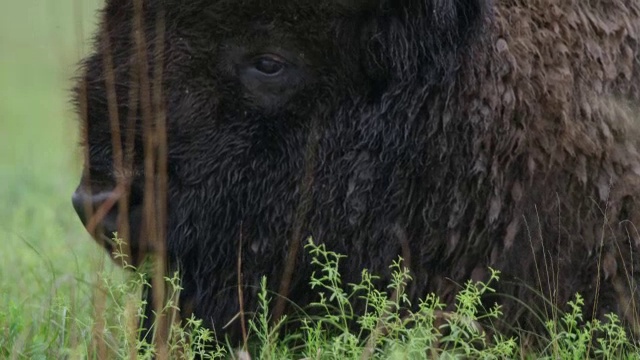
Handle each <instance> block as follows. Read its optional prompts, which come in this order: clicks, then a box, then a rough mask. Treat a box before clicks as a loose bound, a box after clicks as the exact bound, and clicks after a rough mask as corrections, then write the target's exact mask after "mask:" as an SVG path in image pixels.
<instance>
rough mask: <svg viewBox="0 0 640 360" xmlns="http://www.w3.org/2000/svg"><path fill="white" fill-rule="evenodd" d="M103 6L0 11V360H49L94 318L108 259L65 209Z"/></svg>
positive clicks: (83, 3) (52, 4)
mask: <svg viewBox="0 0 640 360" xmlns="http://www.w3.org/2000/svg"><path fill="white" fill-rule="evenodd" d="M100 3H101V1H97V0H3V1H2V5H1V6H0V204H1V206H0V243H1V245H0V246H1V250H0V358H5V357H19V358H23V357H26V358H50V357H51V355H52V354H54V353H52V352H51V349H53V348H64V347H68V346H69V344H68V342H69V341H73V339H72V338H70V337H69V336H68V334H60V332H63V333H64V332H65V331H69V329H73V327H69V326H67V325H66V324H64V323H65V321H67V320H68V319H82V318H83V317H85V318H87V319H88V316H89V315H90V312H91V291H92V287H91V281H92V279H93V275H94V274H95V271H96V270H97V269H99V268H100V266H102V263H103V262H104V261H105V256H104V254H103V251H101V250H100V249H99V248H98V246H97V245H96V244H95V243H94V242H93V241H91V239H90V238H89V236H88V235H87V234H86V233H85V231H84V229H83V228H82V226H81V224H80V222H79V220H78V219H77V217H76V215H75V214H74V211H73V209H72V207H71V203H70V196H71V194H72V192H73V190H74V188H75V186H76V185H77V182H78V180H79V174H80V168H81V156H80V150H79V147H78V137H77V133H78V131H77V124H78V121H77V119H76V116H75V115H74V112H73V106H72V104H71V101H70V97H71V96H70V95H71V88H72V86H73V82H72V78H73V77H74V76H76V75H77V74H78V73H77V69H78V65H77V64H78V61H79V59H80V58H81V56H82V55H83V54H86V52H87V51H88V50H89V47H90V44H91V41H90V39H91V36H92V29H93V28H94V26H95V24H96V22H97V20H98V14H97V12H96V9H97V8H98V7H99V6H100ZM92 269H96V270H92ZM76 337H77V338H79V339H80V338H82V337H83V336H82V334H76ZM60 342H67V343H66V344H63V343H60ZM78 346H80V345H78Z"/></svg>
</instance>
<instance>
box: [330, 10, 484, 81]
mask: <svg viewBox="0 0 640 360" xmlns="http://www.w3.org/2000/svg"><path fill="white" fill-rule="evenodd" d="M339 1H343V2H348V3H349V8H350V9H356V8H357V10H356V11H355V12H354V13H355V14H356V17H357V18H359V19H360V21H361V23H362V24H363V25H362V28H361V29H362V32H361V34H362V37H361V39H362V40H363V43H362V46H363V51H362V54H363V61H364V63H363V67H364V69H366V71H367V72H368V74H369V76H370V77H371V78H373V79H385V78H386V79H389V78H401V79H412V78H416V77H418V78H430V79H436V78H442V76H446V75H448V74H451V73H452V71H455V69H456V68H457V61H458V60H459V56H458V54H459V53H460V50H463V49H466V48H467V47H468V45H469V44H470V42H471V41H472V39H474V37H476V36H477V35H478V34H481V33H482V31H483V29H484V25H485V24H486V22H485V19H486V17H487V16H488V15H489V11H490V8H491V4H492V0H339ZM399 40H401V41H399ZM424 72H429V73H430V75H429V74H426V76H425V74H422V73H424ZM436 74H439V75H436ZM377 81H380V80H377ZM403 81H404V80H403Z"/></svg>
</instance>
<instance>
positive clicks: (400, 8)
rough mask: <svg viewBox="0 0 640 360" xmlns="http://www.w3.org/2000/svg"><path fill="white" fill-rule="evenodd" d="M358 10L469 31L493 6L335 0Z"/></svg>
mask: <svg viewBox="0 0 640 360" xmlns="http://www.w3.org/2000/svg"><path fill="white" fill-rule="evenodd" d="M336 1H337V2H338V3H340V4H341V5H343V6H345V7H347V8H349V9H352V10H357V11H365V12H373V13H377V14H378V15H391V16H393V15H396V16H399V17H405V18H406V19H408V18H409V17H416V16H418V17H423V18H426V19H428V20H431V21H433V24H434V25H436V26H439V27H443V28H447V30H449V31H450V30H453V28H455V29H456V30H457V31H458V32H465V31H468V30H471V29H472V28H473V27H474V26H475V25H476V24H477V23H478V22H479V21H480V20H481V19H482V18H483V17H484V16H486V15H487V14H488V13H489V11H490V8H491V6H492V2H493V1H492V0H336Z"/></svg>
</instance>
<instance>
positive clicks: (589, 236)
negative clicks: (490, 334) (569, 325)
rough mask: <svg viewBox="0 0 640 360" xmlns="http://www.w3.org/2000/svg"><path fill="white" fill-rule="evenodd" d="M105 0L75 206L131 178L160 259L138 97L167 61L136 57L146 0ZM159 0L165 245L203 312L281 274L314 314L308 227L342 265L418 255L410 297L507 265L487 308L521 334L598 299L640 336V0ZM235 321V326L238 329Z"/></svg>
mask: <svg viewBox="0 0 640 360" xmlns="http://www.w3.org/2000/svg"><path fill="white" fill-rule="evenodd" d="M107 3H108V5H107V8H106V10H105V20H104V23H103V25H102V29H103V31H104V34H106V35H108V36H105V38H104V39H100V40H99V41H98V44H97V51H96V52H95V53H94V54H93V55H92V56H91V57H89V58H88V59H87V61H86V63H85V68H84V69H85V76H84V81H85V82H83V83H81V84H86V87H83V86H82V85H81V86H80V87H79V89H81V90H82V89H86V96H87V98H86V99H87V102H86V105H87V110H88V111H87V118H86V119H85V120H86V123H85V124H83V125H84V126H85V130H86V134H87V137H86V143H87V153H88V163H87V164H86V166H87V171H86V174H90V175H91V179H88V178H85V179H84V180H83V183H82V184H81V186H80V188H79V189H78V192H77V194H76V200H78V201H76V208H77V209H78V211H79V212H81V215H83V214H82V210H81V209H82V206H80V205H82V204H86V203H87V202H90V203H92V204H93V205H95V206H98V205H100V204H101V203H103V202H104V196H102V197H95V196H93V197H91V196H87V193H89V192H93V193H96V192H100V193H102V194H104V193H105V192H107V193H109V192H113V188H114V187H115V184H116V183H118V182H119V179H122V178H125V180H126V181H125V182H126V183H127V184H128V185H130V191H129V193H130V197H129V198H130V199H131V201H130V204H129V207H128V208H127V209H126V210H127V213H128V214H129V215H127V216H128V218H129V220H130V221H131V228H132V231H131V233H132V236H131V239H129V240H130V242H131V247H132V251H133V254H134V255H135V256H134V258H135V259H137V254H139V253H144V252H146V251H150V249H149V248H148V246H147V244H148V243H149V242H148V241H146V240H148V239H145V232H144V231H141V230H140V228H141V223H143V221H142V220H143V219H142V217H143V216H142V214H146V216H147V217H153V214H152V213H150V212H149V211H148V210H149V207H148V206H147V207H145V208H144V209H143V206H142V204H143V203H144V202H145V199H146V203H147V204H149V203H150V201H149V200H148V198H147V197H146V195H144V194H142V192H143V191H142V190H141V189H142V188H144V186H143V184H144V180H145V179H150V178H153V176H156V173H155V172H153V171H154V168H153V166H151V167H149V166H147V167H146V168H145V166H144V155H145V154H147V152H146V151H143V150H142V145H141V144H145V143H148V141H147V140H148V139H149V138H150V137H149V136H148V134H144V131H141V129H144V128H148V126H146V125H144V119H145V117H147V118H148V115H149V114H147V115H145V107H144V106H142V107H141V106H139V102H138V97H141V98H142V100H140V101H141V102H142V101H143V100H145V99H148V97H149V96H150V95H149V93H145V91H144V90H145V86H148V84H149V79H146V76H141V75H146V74H147V73H152V71H155V70H157V69H156V68H155V65H156V63H155V62H154V60H156V61H157V60H158V59H159V58H160V57H154V56H150V55H149V56H147V57H146V58H149V59H150V60H149V61H148V63H147V61H146V60H144V59H145V56H143V55H144V54H143V53H144V51H143V50H144V49H146V48H147V46H146V45H145V46H140V43H141V41H140V40H139V39H138V46H137V50H138V52H136V51H134V49H136V43H135V42H134V41H133V40H132V39H131V33H132V30H135V29H136V27H135V25H132V23H135V22H134V21H133V19H134V18H135V17H134V16H133V15H134V11H133V10H132V6H131V4H130V3H129V2H126V1H122V0H111V1H108V2H107ZM145 4H146V7H145V16H144V19H143V20H144V24H145V25H144V27H141V28H142V29H145V31H144V32H145V33H146V35H147V38H148V41H147V44H151V45H149V46H148V47H149V48H154V49H156V50H157V49H158V47H157V46H155V45H153V44H155V43H154V40H156V39H157V36H158V34H157V30H156V28H155V26H154V25H155V24H154V22H155V21H156V20H155V19H157V14H158V9H160V8H162V9H163V11H164V12H163V14H166V16H165V17H164V18H166V28H165V29H164V31H165V32H164V33H163V36H164V38H165V39H166V40H165V41H164V42H163V43H164V52H163V54H164V57H163V58H162V62H161V63H162V64H163V66H162V69H161V70H163V71H155V72H153V73H156V74H157V73H162V76H163V81H162V84H163V89H162V91H163V93H162V95H163V97H162V98H164V99H166V101H165V103H166V112H160V113H161V114H166V119H167V134H168V143H167V150H168V152H167V154H166V155H167V156H166V159H167V169H168V183H167V186H168V188H167V191H166V194H167V219H168V220H167V236H166V239H165V237H164V236H160V238H159V239H156V240H160V241H162V242H163V243H165V240H166V248H167V255H168V264H169V266H170V268H171V269H178V270H180V271H181V276H182V280H183V286H184V291H183V293H182V295H181V301H182V303H183V304H188V306H186V307H188V308H189V309H191V310H193V312H194V313H195V314H196V315H197V316H198V317H201V318H203V319H205V321H206V325H207V326H210V327H212V328H215V329H217V330H218V331H219V332H220V333H222V332H223V331H222V327H223V325H225V324H227V323H228V322H229V321H230V320H232V319H237V318H238V317H237V316H236V314H237V313H238V311H239V309H240V304H239V301H238V296H239V295H238V294H240V297H242V299H241V300H242V301H241V303H242V304H243V305H244V309H245V310H247V311H253V310H255V309H256V306H257V297H256V291H255V289H256V288H257V287H258V285H259V282H260V278H261V277H262V276H267V277H268V282H269V284H270V286H271V290H274V291H277V290H278V289H280V290H282V291H283V292H285V294H283V295H287V296H288V297H289V298H290V299H291V300H292V301H293V302H295V303H297V304H299V305H301V306H304V305H306V304H309V303H310V302H311V301H314V300H317V299H316V296H317V295H315V294H314V292H313V291H310V289H309V287H308V279H309V276H310V274H311V271H312V268H311V266H310V265H309V259H308V254H304V251H296V250H295V249H296V248H298V247H299V244H300V242H301V241H303V240H304V239H306V238H307V236H312V237H313V239H314V240H315V241H317V242H323V243H325V244H326V245H327V247H328V248H329V249H330V250H332V251H337V252H340V253H343V254H346V255H347V256H348V261H346V262H344V263H343V264H342V269H341V270H342V273H343V274H344V279H345V281H357V280H358V278H359V276H360V273H361V270H362V269H363V268H368V269H369V270H370V271H371V272H373V273H377V274H381V275H382V278H383V282H384V281H388V280H389V276H390V274H389V270H388V266H389V265H390V264H391V262H392V261H393V260H394V259H396V258H397V257H398V256H399V255H404V257H405V258H408V257H410V258H411V259H410V261H408V262H407V264H408V266H409V267H410V270H411V272H412V275H413V277H414V281H413V282H412V283H411V284H409V286H408V287H407V289H406V291H407V293H408V295H409V297H410V298H411V299H412V300H413V301H414V304H415V303H416V300H417V299H418V298H421V297H423V296H425V295H426V294H427V293H429V292H435V293H436V294H438V295H439V296H440V297H441V298H442V299H444V300H445V301H447V302H449V303H452V302H453V301H454V296H455V294H456V291H457V290H458V289H459V285H460V284H461V283H463V282H464V281H466V280H468V279H475V280H485V279H486V278H487V276H486V275H487V268H488V267H493V268H495V269H498V270H501V271H502V273H503V277H502V281H501V282H500V283H499V285H498V293H497V294H496V296H494V297H492V298H487V303H488V304H491V303H493V302H494V301H497V302H499V303H501V304H502V305H503V310H504V312H505V316H504V319H505V320H506V321H507V322H508V324H507V325H509V326H511V325H516V326H518V325H519V326H522V327H524V328H526V329H533V330H536V329H538V330H539V329H540V327H541V325H542V324H541V323H540V321H539V315H540V314H543V316H549V312H550V311H553V310H552V308H553V306H552V305H558V306H560V307H562V306H564V304H565V303H566V301H567V300H570V299H571V298H572V297H573V295H574V294H575V293H576V292H580V293H581V294H582V295H583V296H584V297H585V299H586V313H587V315H588V316H587V318H592V317H595V318H602V317H603V314H605V313H607V312H614V313H617V314H618V315H620V317H621V318H623V319H624V320H625V321H626V323H627V324H629V326H630V329H632V330H634V332H636V334H637V333H638V332H639V330H638V329H639V324H640V322H639V319H638V314H639V313H640V311H639V310H640V309H638V308H637V307H638V295H639V290H638V288H637V286H638V285H637V281H638V279H640V268H639V267H640V257H639V256H638V251H640V235H639V233H638V231H637V229H636V227H635V226H634V224H640V209H639V206H640V123H639V121H640V115H639V108H640V45H639V40H640V0H599V1H585V0H527V1H508V0H504V1H496V2H495V3H490V2H489V1H488V0H398V1H385V0H370V1H362V2H361V3H359V4H355V1H348V0H342V1H335V0H331V1H330V0H318V1H284V0H283V1H280V2H278V1H273V2H271V1H260V0H192V1H190V2H188V3H185V2H182V1H177V0H164V1H160V0H149V1H147V2H145ZM138 20H140V19H138ZM140 33H141V32H136V34H138V35H140ZM105 39H108V40H109V41H106V40H105ZM156 45H157V44H156ZM154 46H155V47H154ZM140 49H142V51H141V50H140ZM105 50H109V51H105ZM265 53H266V54H267V55H268V56H267V57H266V58H265V57H264V56H263V54H265ZM274 53H275V55H274ZM109 54H113V64H114V68H115V70H114V71H113V73H114V74H113V75H114V77H115V79H112V81H111V82H112V83H113V84H114V85H113V87H114V90H113V91H110V90H109V89H108V87H109V86H108V85H105V84H108V83H109V76H107V75H109V71H105V66H103V65H104V63H105V60H104V59H108V58H109V56H110V55H109ZM255 56H258V57H257V58H256V57H255ZM274 59H275V60H274ZM282 59H285V60H282ZM107 64H109V62H107ZM107 67H109V66H107ZM145 82H146V85H145ZM138 85H140V87H138ZM147 90H148V89H147ZM152 90H154V92H153V93H154V94H159V92H158V89H157V87H156V88H154V89H152ZM79 95H80V96H79V103H80V104H81V105H82V104H84V102H83V101H84V100H83V96H84V92H83V91H79ZM109 95H115V96H114V98H116V99H117V109H116V110H117V115H119V116H118V117H119V119H122V120H121V121H120V127H119V128H120V130H121V133H122V134H123V138H124V140H123V143H125V144H126V143H130V144H136V147H135V148H134V151H133V155H134V156H133V157H132V159H133V164H132V169H130V170H129V171H124V172H122V171H121V172H117V171H114V160H113V157H114V154H115V156H116V158H118V157H119V156H120V157H121V156H122V155H121V153H120V152H118V151H114V150H113V148H112V146H113V144H114V142H113V141H112V135H113V132H114V129H118V127H117V126H116V127H112V126H110V121H111V122H113V115H114V114H113V113H114V110H113V108H114V106H113V103H111V105H112V109H111V111H110V110H109V106H108V104H110V103H109V101H108V98H109ZM143 105H144V104H143ZM81 108H82V106H81ZM146 110H147V111H148V109H146ZM110 115H111V120H109V119H110ZM124 119H129V120H127V121H131V122H125V120H124ZM147 130H148V129H147ZM125 153H126V152H125ZM118 154H120V155H118ZM120 161H122V159H120ZM117 163H118V159H116V161H115V164H117ZM115 167H117V166H115ZM114 173H115V174H114ZM161 195H164V192H161ZM80 200H82V201H80ZM151 209H153V205H152V206H151ZM143 210H144V211H143ZM120 211H122V208H121V209H120ZM117 214H118V212H117V211H111V212H109V214H108V215H107V216H106V218H105V219H106V220H104V221H103V225H104V228H105V231H106V232H109V231H107V230H114V225H113V224H115V223H116V222H115V220H114V218H115V217H116V216H117ZM85 221H86V219H85ZM146 235H147V237H148V236H149V235H148V234H146ZM239 243H240V244H239ZM238 259H240V260H238ZM239 264H240V266H241V269H242V272H243V275H244V276H243V277H242V278H241V280H240V282H241V283H242V285H244V286H246V289H245V290H244V291H241V292H238V291H237V289H236V285H237V282H238V277H237V274H236V268H237V266H239ZM283 273H284V276H283ZM281 284H283V285H282V286H281ZM380 286H381V288H382V287H383V286H384V284H381V285H380ZM149 300H150V301H151V299H149ZM547 300H548V301H549V302H547ZM523 304H524V305H523ZM360 305H361V304H360ZM360 305H359V306H356V309H357V310H362V308H361V306H360ZM545 312H547V314H545ZM239 328H240V326H238V325H237V321H236V322H234V323H233V324H232V326H231V327H229V328H226V329H225V331H226V332H227V333H228V334H231V335H232V336H235V338H234V339H235V340H237V339H239V335H238V331H239V330H238V329H239Z"/></svg>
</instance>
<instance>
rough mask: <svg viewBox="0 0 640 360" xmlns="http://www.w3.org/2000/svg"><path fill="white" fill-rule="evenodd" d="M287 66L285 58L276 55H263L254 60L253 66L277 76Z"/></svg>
mask: <svg viewBox="0 0 640 360" xmlns="http://www.w3.org/2000/svg"><path fill="white" fill-rule="evenodd" d="M286 66H287V63H286V61H285V60H283V59H281V58H279V57H276V56H274V55H263V56H260V57H258V58H256V59H255V60H254V63H253V67H254V68H255V69H256V70H257V71H259V72H260V73H262V74H263V75H266V76H276V75H279V74H280V73H282V71H283V70H284V68H285V67H286Z"/></svg>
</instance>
